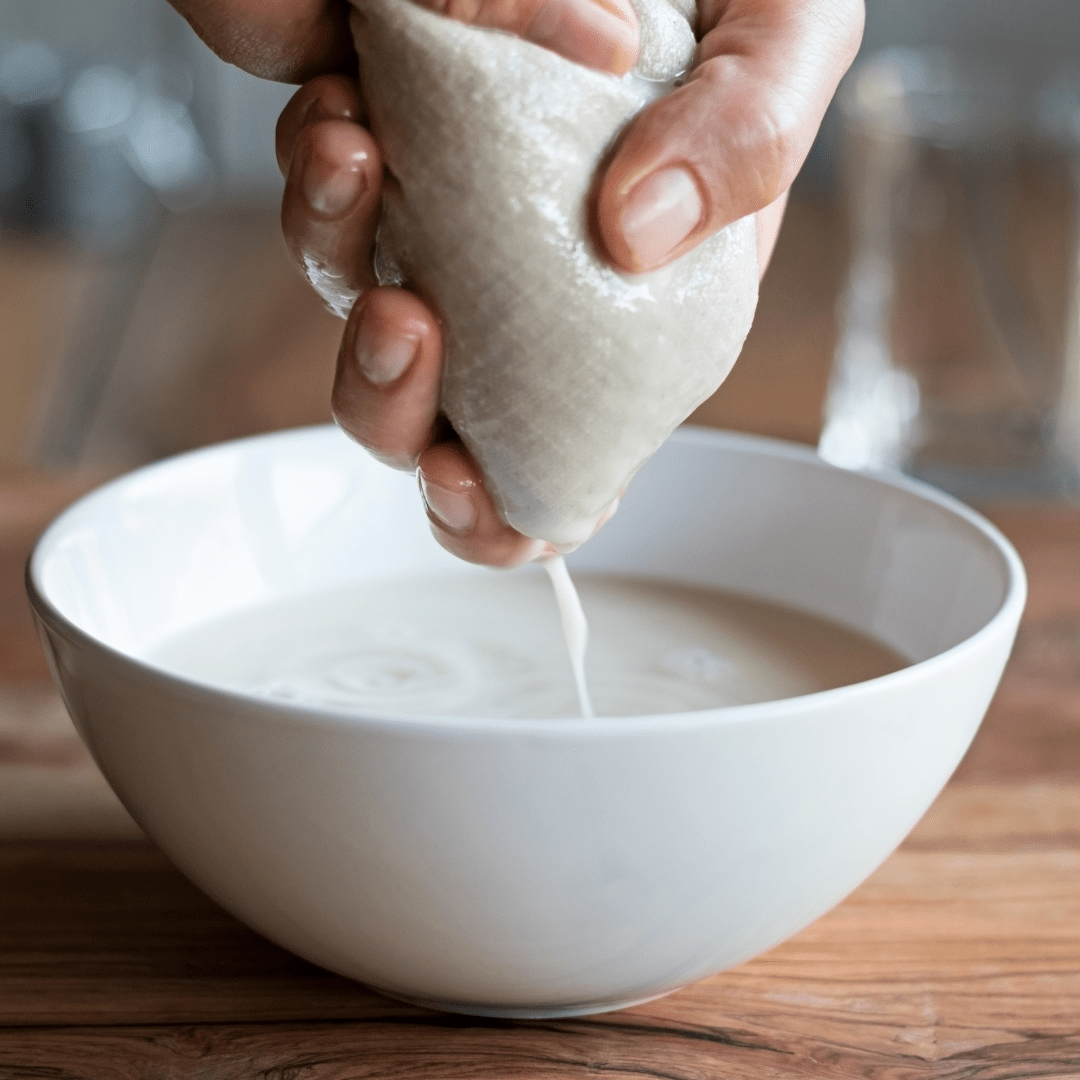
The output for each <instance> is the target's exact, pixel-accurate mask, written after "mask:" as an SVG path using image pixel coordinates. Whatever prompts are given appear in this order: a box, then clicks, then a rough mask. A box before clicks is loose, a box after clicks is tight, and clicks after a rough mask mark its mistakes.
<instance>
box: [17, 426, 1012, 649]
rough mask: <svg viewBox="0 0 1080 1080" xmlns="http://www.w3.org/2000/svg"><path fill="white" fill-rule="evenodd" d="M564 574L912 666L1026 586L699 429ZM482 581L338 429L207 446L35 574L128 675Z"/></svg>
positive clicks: (892, 492) (44, 547) (931, 518)
mask: <svg viewBox="0 0 1080 1080" xmlns="http://www.w3.org/2000/svg"><path fill="white" fill-rule="evenodd" d="M569 561H570V565H571V569H572V570H573V569H575V568H577V569H589V570H599V571H607V572H616V573H627V574H635V575H641V576H648V577H652V578H659V579H667V580H674V581H679V582H683V583H691V584H701V585H709V586H714V587H718V588H723V589H729V590H733V591H736V592H739V593H743V594H748V595H751V596H755V597H759V598H761V599H766V600H772V601H775V602H778V603H784V604H789V605H792V606H794V607H797V608H800V609H802V610H804V611H808V612H810V613H812V614H815V615H820V616H823V617H826V618H830V619H833V620H835V621H837V622H840V623H842V624H844V625H847V626H850V627H852V628H854V629H857V630H860V631H862V632H864V633H868V634H871V635H873V636H874V637H876V638H878V639H879V640H881V641H883V642H884V643H885V644H887V645H889V646H891V647H892V648H894V649H896V650H897V651H899V652H900V653H901V654H902V655H904V656H906V657H907V658H909V659H910V660H912V661H920V660H925V659H928V658H929V657H932V656H934V655H936V654H938V653H941V652H943V651H945V650H947V649H949V648H951V647H953V646H955V645H958V644H960V643H961V642H963V641H964V640H965V639H967V638H969V637H971V636H972V635H973V634H975V633H977V632H978V631H979V630H980V629H982V628H983V627H984V626H986V624H987V623H988V622H989V621H990V620H991V619H993V617H994V616H995V614H996V613H998V612H999V611H1000V610H1001V609H1002V607H1003V605H1005V604H1006V602H1007V600H1008V599H1009V597H1010V594H1012V595H1013V596H1014V598H1015V596H1016V594H1017V593H1018V591H1022V580H1023V572H1022V569H1021V567H1020V564H1019V561H1018V559H1017V558H1016V556H1015V553H1013V552H1012V550H1011V548H1009V546H1008V544H1007V543H1006V542H1005V541H1004V540H1003V539H1002V538H1001V537H1000V536H999V535H998V534H997V533H996V531H995V530H994V529H993V528H992V527H990V526H989V525H987V524H986V523H985V522H984V521H983V520H982V519H981V518H979V517H978V516H977V515H975V514H973V513H972V512H970V511H968V510H966V508H963V507H962V506H960V504H958V503H955V502H954V501H952V500H950V499H948V498H946V497H944V496H937V495H936V494H935V493H933V492H932V491H930V490H929V489H926V488H922V487H920V486H918V485H914V484H911V483H909V482H907V481H904V480H901V479H896V480H891V479H890V480H885V479H882V478H878V477H873V476H867V475H862V474H857V473H852V472H847V471H844V470H839V469H836V468H833V467H832V466H829V465H827V464H825V463H823V462H822V461H820V460H819V459H818V458H817V456H816V455H815V454H813V453H812V452H810V451H807V450H803V449H800V448H797V447H793V446H788V445H786V444H782V443H776V442H772V441H769V440H764V439H757V438H753V437H748V436H741V435H732V434H727V433H719V432H711V431H703V430H695V429H683V430H681V431H680V432H677V433H676V434H675V436H673V437H672V439H671V440H669V442H668V443H667V444H666V445H665V446H664V447H663V448H662V449H661V451H660V452H659V453H657V455H656V456H655V457H654V458H653V459H652V460H650V461H649V462H648V463H647V464H646V465H645V467H644V468H643V469H642V470H641V472H640V473H639V474H638V476H637V477H636V478H635V480H634V482H633V484H632V485H631V486H630V488H629V489H628V491H627V493H626V497H625V498H624V500H623V504H622V506H621V507H620V510H619V512H618V514H616V516H615V518H614V519H613V520H612V521H611V522H610V523H609V524H608V525H607V526H605V528H604V529H603V530H602V531H601V532H600V533H599V534H598V535H597V536H596V537H595V538H594V539H592V540H591V541H589V543H587V544H586V545H584V547H582V548H581V549H580V550H579V551H578V552H576V553H575V554H574V555H573V556H572V557H571V558H570V560H569ZM490 572H491V571H486V570H483V569H480V568H477V567H472V566H469V565H467V564H464V563H462V562H460V561H458V560H457V559H455V558H454V557H452V556H450V555H448V554H447V553H446V552H444V551H443V550H442V549H441V548H440V547H439V546H438V545H437V544H436V543H435V541H434V540H433V539H432V538H431V535H430V533H429V530H428V527H427V522H426V519H425V517H424V514H423V511H422V508H421V505H420V500H419V498H418V496H417V492H416V482H415V480H414V478H413V477H412V476H410V475H408V474H403V473H397V472H393V471H391V470H389V469H387V468H385V467H383V466H381V465H379V464H378V463H376V462H375V461H373V460H372V459H371V458H369V457H368V455H366V454H364V453H363V452H361V451H360V450H358V449H357V448H356V447H355V445H353V444H352V443H351V442H349V441H348V440H347V439H346V438H345V437H344V436H343V435H341V434H340V433H339V432H338V431H337V430H336V429H333V428H330V427H327V428H315V429H306V430H302V431H296V432H287V433H282V434H276V435H271V436H264V437H260V438H255V439H249V440H244V441H241V442H236V443H230V444H226V445H223V446H218V447H212V448H210V449H208V450H203V451H198V452H195V453H192V454H187V455H184V456H182V457H179V458H176V459H172V460H170V461H167V462H163V463H161V464H159V465H155V466H151V467H149V468H147V469H143V470H140V471H139V472H136V473H133V474H131V475H129V476H127V477H124V478H122V479H120V480H118V481H116V482H114V483H112V484H110V485H107V486H106V487H104V488H102V489H100V490H99V491H97V492H95V493H93V494H91V495H90V496H88V497H87V498H85V499H83V500H82V501H81V502H79V503H78V504H76V505H75V506H74V507H72V508H71V509H70V510H68V511H67V512H66V513H65V514H63V515H62V516H61V517H60V518H59V519H58V520H57V521H56V522H55V523H54V524H53V525H52V526H51V527H50V528H49V530H48V531H47V532H46V534H45V535H44V536H43V538H42V540H41V541H40V543H39V545H38V548H37V550H36V551H35V554H34V556H33V558H32V561H31V567H30V574H31V578H32V582H33V585H34V587H35V589H36V591H37V592H38V594H39V596H40V597H41V598H42V599H43V600H44V601H45V602H46V603H47V604H48V605H51V607H52V608H53V609H54V610H55V611H56V612H57V613H59V615H60V616H62V617H63V618H64V619H66V620H67V621H68V622H70V623H71V624H73V625H74V626H75V627H77V628H78V629H79V630H81V631H83V632H84V633H86V634H87V635H89V636H90V637H92V638H94V639H97V640H98V641H100V642H102V643H104V644H105V645H107V646H109V647H110V648H112V649H115V650H118V651H119V652H121V653H124V654H127V655H130V656H135V657H141V656H143V655H144V654H145V653H146V652H147V651H150V650H152V649H153V648H155V647H156V646H157V645H158V644H159V643H161V642H162V641H164V640H166V639H167V638H169V637H171V636H172V635H174V634H177V633H179V632H181V631H183V630H186V629H188V628H190V627H192V626H194V625H196V624H198V623H200V622H203V621H206V620H208V619H211V618H214V617H216V616H220V615H224V614H227V613H230V612H234V611H238V610H241V609H243V608H247V607H251V606H253V605H258V604H261V603H265V602H267V601H271V600H276V599H281V598H284V597H287V596H290V595H296V594H300V593H305V592H311V591H317V590H318V591H322V590H327V589H331V588H333V587H335V586H338V585H345V584H351V583H357V582H361V581H364V580H372V579H378V578H389V577H395V576H404V575H410V574H433V573H443V574H445V573H451V574H461V575H464V574H485V573H490ZM1017 602H1019V600H1018V601H1017Z"/></svg>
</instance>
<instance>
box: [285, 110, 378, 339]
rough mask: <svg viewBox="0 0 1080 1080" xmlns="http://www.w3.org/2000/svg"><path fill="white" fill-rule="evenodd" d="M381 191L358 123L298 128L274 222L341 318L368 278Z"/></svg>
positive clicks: (370, 146) (369, 143)
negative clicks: (283, 190) (283, 191)
mask: <svg viewBox="0 0 1080 1080" xmlns="http://www.w3.org/2000/svg"><path fill="white" fill-rule="evenodd" d="M287 138H288V134H287V132H286V133H285V134H284V135H283V141H287ZM381 191H382V157H381V155H380V153H379V150H378V147H377V146H376V145H375V142H374V140H373V139H372V137H371V135H370V134H369V133H368V132H367V131H365V130H364V129H363V128H362V127H360V126H359V124H354V123H351V122H350V121H348V120H316V121H315V122H314V123H310V124H308V125H307V126H306V127H302V128H301V129H300V133H299V134H298V135H297V137H296V141H295V145H294V147H293V151H292V155H291V160H290V162H289V175H288V179H287V181H286V184H285V193H284V195H283V196H282V200H281V227H282V230H283V231H284V233H285V243H286V245H287V246H288V248H289V250H290V251H291V252H292V254H293V257H294V258H295V259H296V260H297V262H298V263H299V264H300V267H301V269H302V270H303V272H304V275H305V276H306V277H307V279H308V281H310V282H311V284H312V286H314V288H315V290H316V291H317V292H318V293H319V295H320V296H322V298H323V300H325V301H326V303H327V305H328V306H329V307H330V309H331V310H332V311H334V312H336V313H337V314H338V315H340V316H341V317H342V318H345V317H346V316H347V315H348V313H349V311H350V310H351V308H352V306H353V304H354V303H355V301H356V298H357V297H358V296H359V295H360V293H361V292H362V291H363V290H364V289H366V288H367V287H368V286H370V285H371V284H372V283H373V281H374V275H373V272H372V264H371V251H372V247H373V245H374V242H375V230H376V229H377V227H378V220H379V208H380V199H381Z"/></svg>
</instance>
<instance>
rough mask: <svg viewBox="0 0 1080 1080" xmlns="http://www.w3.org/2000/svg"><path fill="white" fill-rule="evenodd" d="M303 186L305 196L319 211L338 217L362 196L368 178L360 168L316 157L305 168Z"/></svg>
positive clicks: (325, 214) (315, 209) (324, 215)
mask: <svg viewBox="0 0 1080 1080" xmlns="http://www.w3.org/2000/svg"><path fill="white" fill-rule="evenodd" d="M358 164H359V163H358ZM301 185H302V187H303V191H304V198H305V199H306V200H307V203H308V206H310V207H311V209H312V210H314V211H315V213H317V214H321V215H322V216H323V217H327V218H336V217H341V215H342V214H344V213H345V212H346V211H347V210H348V209H349V208H350V207H351V206H352V205H353V204H354V203H355V202H356V200H357V199H359V198H360V195H361V193H362V192H363V191H364V188H365V187H366V186H367V179H366V177H365V176H364V173H363V172H362V171H361V169H360V168H359V167H350V168H344V169H342V168H340V167H338V166H328V165H327V164H326V163H324V162H321V161H320V160H319V159H318V158H315V159H313V160H311V161H309V162H308V163H307V165H306V166H305V167H304V175H303V177H302V178H301Z"/></svg>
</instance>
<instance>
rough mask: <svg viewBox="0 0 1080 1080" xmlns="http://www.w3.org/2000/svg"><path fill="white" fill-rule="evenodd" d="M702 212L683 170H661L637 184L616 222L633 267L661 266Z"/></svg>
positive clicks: (693, 186)
mask: <svg viewBox="0 0 1080 1080" xmlns="http://www.w3.org/2000/svg"><path fill="white" fill-rule="evenodd" d="M702 209H703V206H702V202H701V192H699V191H698V186H697V184H696V183H695V182H694V178H693V177H692V176H691V175H690V173H689V172H687V170H686V169H683V168H669V169H661V170H660V171H659V172H655V173H653V174H652V176H649V177H647V178H646V179H644V180H642V181H641V182H640V183H639V184H637V185H636V186H635V187H634V188H633V190H632V191H631V192H630V194H629V196H628V197H627V200H626V206H625V207H624V209H623V212H622V216H621V217H620V219H619V225H620V227H621V228H622V234H623V239H625V241H626V244H627V246H628V247H629V248H630V253H631V257H632V258H633V262H634V268H635V269H637V270H649V269H651V268H652V267H654V266H657V265H659V264H660V263H662V262H663V261H664V259H666V258H667V257H668V255H670V254H671V252H672V251H674V250H675V248H677V247H678V246H679V244H681V243H682V242H683V241H684V240H685V239H686V238H687V237H688V236H689V235H690V234H691V233H692V232H693V231H694V229H696V228H697V226H698V223H699V222H700V221H701V212H702Z"/></svg>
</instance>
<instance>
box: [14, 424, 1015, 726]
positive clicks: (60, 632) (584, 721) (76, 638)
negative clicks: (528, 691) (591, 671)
mask: <svg viewBox="0 0 1080 1080" xmlns="http://www.w3.org/2000/svg"><path fill="white" fill-rule="evenodd" d="M334 430H337V429H336V428H335V425H333V424H318V425H312V426H307V427H300V428H289V429H285V430H282V431H275V432H268V433H265V434H261V435H254V436H246V437H244V438H238V439H231V440H228V441H226V442H220V443H214V444H212V445H210V446H205V447H199V448H197V449H195V450H190V451H187V452H184V453H181V454H175V455H173V456H171V457H168V458H165V459H163V460H161V461H157V462H153V463H151V464H149V465H145V466H143V467H141V468H138V469H134V470H132V471H130V472H127V473H124V474H123V475H121V476H118V477H116V478H115V479H113V480H110V481H107V482H106V483H104V484H102V485H100V486H99V487H96V488H94V489H93V490H92V491H89V492H87V493H86V494H85V495H83V496H81V497H80V498H79V499H77V500H76V501H75V502H73V503H72V504H71V505H70V506H68V507H66V508H65V509H64V510H63V511H61V513H59V514H58V515H57V516H56V517H55V518H54V519H53V521H52V522H51V523H50V524H49V525H48V526H47V527H46V529H45V530H44V531H43V532H42V534H41V535H40V537H39V538H38V540H37V542H36V543H35V545H34V548H33V550H32V551H31V553H30V556H29V558H28V559H27V562H26V570H25V583H26V591H27V596H28V598H29V601H30V605H31V608H32V609H33V612H34V615H35V617H36V618H37V619H39V620H40V621H41V623H43V624H44V625H45V626H47V627H48V628H49V630H51V631H52V632H53V633H54V634H56V635H57V636H58V637H60V638H62V639H64V640H65V641H67V642H68V643H69V644H71V645H74V646H75V647H77V648H80V649H82V650H84V651H90V652H97V653H100V654H102V655H103V656H104V657H105V658H106V659H107V660H111V662H112V663H113V664H119V665H120V666H122V667H124V668H126V669H129V671H128V673H129V675H131V676H133V677H135V678H137V679H138V680H139V681H141V682H144V683H152V684H157V685H163V686H164V687H165V688H167V689H168V690H169V691H170V692H171V693H172V694H179V695H180V696H182V697H185V698H188V699H190V700H193V701H196V702H200V701H201V702H204V703H210V702H217V703H222V702H224V703H228V702H233V703H235V704H236V706H237V707H238V711H240V712H243V713H244V714H245V715H251V714H253V713H254V714H258V715H259V716H260V718H262V719H264V720H265V722H267V723H271V722H275V721H277V722H300V723H304V724H310V725H312V726H315V727H330V728H361V727H377V728H390V727H393V728H397V729H400V730H402V731H406V730H407V731H410V732H416V733H419V732H421V731H430V732H436V731H437V732H443V733H450V732H455V731H456V732H485V733H506V734H507V735H514V736H521V735H525V734H527V735H529V736H537V735H542V736H551V737H559V738H565V737H567V736H571V737H586V738H590V737H597V736H612V735H616V734H624V735H629V734H642V735H644V734H647V733H649V734H656V733H657V732H669V731H670V732H675V731H682V730H688V729H693V730H696V729H700V728H702V727H713V726H720V725H724V726H726V725H736V724H751V723H763V722H767V721H777V720H790V719H794V718H796V717H800V716H806V715H808V714H813V713H817V712H820V711H831V710H832V709H833V708H835V707H837V706H844V705H848V704H854V703H857V702H858V701H859V699H860V698H866V697H877V696H878V695H879V694H882V693H890V692H893V691H899V690H902V689H903V688H904V687H905V686H906V685H907V684H909V683H911V682H913V681H915V682H917V681H921V680H924V679H928V678H933V677H934V675H935V674H936V673H937V671H938V669H940V668H944V667H948V666H951V665H954V664H960V663H963V662H964V660H965V659H966V658H967V657H968V656H969V654H970V653H972V652H975V651H978V650H979V649H981V648H982V646H983V642H985V641H986V640H987V639H990V638H994V637H996V636H997V635H998V634H1000V633H1001V632H1002V631H1003V630H1005V629H1006V628H1007V627H1008V626H1009V625H1010V624H1013V625H1014V626H1015V625H1016V624H1018V623H1019V620H1020V615H1021V613H1022V611H1023V608H1024V604H1025V602H1026V598H1027V577H1026V573H1025V571H1024V565H1023V562H1022V561H1021V559H1020V556H1019V554H1017V552H1016V549H1015V548H1014V547H1013V545H1012V544H1011V543H1010V542H1009V541H1008V539H1006V537H1005V536H1004V534H1003V533H1002V532H1001V531H1000V530H999V529H998V528H997V527H996V526H995V525H993V524H991V522H989V521H988V520H987V519H986V518H985V517H983V515H982V514H980V513H978V512H977V511H976V510H973V509H972V508H971V507H969V506H967V505H966V504H965V503H962V502H961V501H960V500H959V499H956V498H954V497H953V496H951V495H948V494H946V493H945V492H943V491H940V490H939V489H937V488H935V487H933V486H931V485H930V484H926V483H923V482H922V481H919V480H914V479H912V478H911V477H908V476H905V475H903V474H902V473H900V472H898V471H895V470H891V469H882V468H874V469H858V470H847V469H843V468H840V467H839V466H836V465H833V464H831V463H830V462H827V461H825V460H824V459H823V458H822V457H821V456H820V455H819V454H818V453H817V451H816V450H815V449H814V448H812V447H809V446H803V445H801V444H798V443H793V442H788V441H785V440H782V439H774V438H770V437H768V436H763V435H752V434H747V433H744V432H736V431H726V430H721V429H715V428H706V427H699V426H696V425H682V426H680V427H679V428H677V429H676V430H675V432H673V433H672V435H671V436H670V440H673V441H675V442H678V443H685V444H689V445H694V444H698V445H705V446H715V447H725V446H727V447H731V448H734V449H739V450H743V451H746V450H750V451H752V452H754V453H756V454H759V455H762V456H765V457H771V458H778V459H787V460H794V461H800V462H803V463H805V464H810V465H814V466H816V467H820V468H824V469H828V470H836V471H837V472H844V473H848V474H849V475H851V476H853V477H856V478H859V479H860V480H862V481H864V482H867V483H871V484H874V485H884V486H886V487H890V488H893V489H894V490H898V491H902V492H905V493H907V494H909V495H914V496H916V497H917V498H919V499H922V500H923V501H926V502H930V503H933V504H936V505H937V506H939V507H941V508H942V509H944V510H947V511H949V512H950V513H951V514H953V515H954V516H956V517H959V518H961V519H962V520H963V521H964V522H966V523H967V524H968V525H969V526H971V527H972V528H974V529H975V530H976V531H977V532H979V533H981V534H982V535H983V537H984V538H985V539H987V540H988V541H989V542H990V543H991V545H992V546H993V547H994V549H995V550H996V552H997V554H998V556H999V558H1000V559H1001V560H1002V563H1003V565H1004V568H1005V571H1006V578H1007V582H1006V589H1005V596H1004V598H1003V600H1002V602H1001V605H1000V606H999V607H998V609H997V611H996V612H995V613H994V614H993V615H992V616H991V617H990V618H989V619H988V620H987V621H986V622H985V623H984V624H983V626H981V627H980V628H979V629H978V630H976V631H975V633H974V634H972V635H971V636H969V637H967V638H965V639H964V640H963V641H961V642H958V643H957V644H956V645H953V646H951V647H950V648H948V649H945V650H944V651H942V652H940V653H936V654H935V655H934V656H931V657H928V658H927V659H925V660H919V661H915V662H912V663H909V664H908V665H906V666H905V667H902V668H900V669H898V670H897V671H893V672H890V673H889V674H887V675H880V676H878V677H876V678H874V679H867V680H864V681H862V682H857V683H849V684H847V685H844V686H839V687H835V688H833V689H831V690H819V691H816V692H814V693H810V694H801V695H798V696H796V697H790V698H779V699H776V700H773V701H762V702H755V703H753V704H748V705H727V706H723V707H720V708H715V709H696V710H692V711H689V712H675V713H655V714H650V713H646V714H642V715H639V716H609V717H604V716H598V717H593V718H583V717H576V716H568V717H549V718H546V719H535V718H518V719H513V718H511V719H507V718H498V717H470V716H439V715H432V716H426V715H425V716H408V717H400V716H395V717H391V716H385V715H381V714H377V713H357V712H350V711H349V710H347V709H345V708H335V707H333V706H324V707H315V706H311V705H301V704H295V703H289V702H284V701H281V702H279V701H276V700H274V699H272V698H261V697H255V696H253V695H250V694H245V693H242V692H241V691H238V690H230V689H228V688H225V687H219V686H215V685H213V684H211V683H209V682H206V681H203V680H200V679H196V678H193V677H188V676H183V675H178V674H175V673H174V672H171V671H167V670H165V669H164V668H161V667H158V666H157V665H155V664H153V663H150V662H148V661H147V660H144V659H142V658H140V657H136V656H132V655H131V654H129V653H126V652H124V651H123V650H121V649H118V648H116V647H114V646H112V645H109V644H107V643H106V642H104V641H101V640H100V639H99V638H96V637H94V636H93V635H92V634H90V633H88V632H87V631H85V630H83V629H81V628H80V627H78V626H76V625H75V624H74V623H73V622H71V620H69V619H68V618H67V617H66V616H65V615H63V614H61V612H60V611H59V610H58V609H57V608H56V607H55V606H54V605H53V604H52V602H51V601H50V600H49V599H48V597H47V596H46V594H45V590H44V588H43V587H42V586H41V584H40V580H39V574H40V571H41V564H42V562H43V560H44V559H45V557H46V555H47V552H48V548H49V547H50V545H52V544H53V543H55V541H56V539H57V537H58V536H59V535H62V533H63V530H64V528H65V526H66V524H67V520H66V519H68V518H70V517H73V516H76V515H77V514H78V513H81V512H82V511H83V510H84V509H85V507H86V505H87V504H89V503H92V502H95V501H97V500H98V499H104V498H108V497H109V496H110V495H111V493H112V492H113V491H115V490H116V489H118V488H120V487H123V486H124V485H126V484H128V483H131V482H133V481H134V480H135V478H140V479H141V478H145V477H146V476H147V475H149V474H151V473H154V472H157V471H161V470H168V469H170V468H175V467H177V466H178V465H179V464H180V463H181V462H185V461H190V460H191V459H193V458H197V457H203V456H209V455H214V454H217V453H222V452H225V451H227V450H229V449H232V448H236V447H238V446H242V445H249V444H251V443H254V442H262V441H266V442H271V441H277V442H286V441H289V440H291V439H305V438H313V437H320V436H323V437H324V436H325V435H327V434H328V433H329V432H331V431H334ZM358 452H359V451H358ZM871 722H872V721H871Z"/></svg>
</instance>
